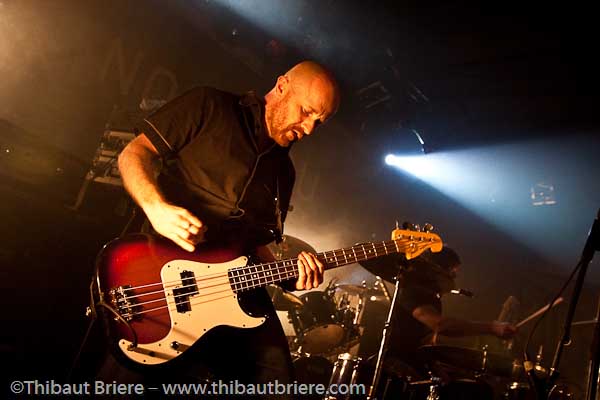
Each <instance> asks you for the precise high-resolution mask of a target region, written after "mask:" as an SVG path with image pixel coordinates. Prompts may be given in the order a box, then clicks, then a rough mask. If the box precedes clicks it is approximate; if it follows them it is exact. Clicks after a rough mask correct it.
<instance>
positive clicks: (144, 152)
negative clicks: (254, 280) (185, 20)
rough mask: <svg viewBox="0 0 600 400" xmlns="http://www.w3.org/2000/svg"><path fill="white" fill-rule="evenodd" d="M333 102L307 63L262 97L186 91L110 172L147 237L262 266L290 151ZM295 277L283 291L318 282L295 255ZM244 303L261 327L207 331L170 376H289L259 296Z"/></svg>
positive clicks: (281, 201)
mask: <svg viewBox="0 0 600 400" xmlns="http://www.w3.org/2000/svg"><path fill="white" fill-rule="evenodd" d="M338 105H339V89H338V85H337V83H336V81H335V79H334V78H333V76H332V75H331V73H330V72H329V71H327V70H326V69H325V68H323V67H322V66H321V65H319V64H317V63H315V62H311V61H304V62H301V63H299V64H297V65H296V66H294V67H293V68H291V69H290V70H289V71H287V72H286V73H285V74H284V75H282V76H279V77H278V78H277V81H276V83H275V86H274V87H273V88H272V89H271V90H270V91H269V92H268V93H267V94H266V95H265V96H264V97H259V96H257V95H256V94H254V93H253V92H250V93H246V94H243V95H236V94H232V93H227V92H224V91H221V90H218V89H214V88H208V87H198V88H194V89H192V90H190V91H188V92H186V93H185V94H183V95H182V96H180V97H178V98H176V99H174V100H172V101H171V102H169V103H167V104H166V105H164V106H163V107H161V108H160V109H159V110H158V111H156V112H155V113H153V114H152V115H150V116H149V117H147V118H146V119H145V120H144V124H143V125H142V126H141V127H140V128H139V131H140V132H142V133H140V134H139V135H138V136H137V137H136V138H135V139H134V140H133V141H132V142H131V143H130V144H129V145H128V146H127V147H126V148H125V149H124V150H123V152H122V153H121V155H120V156H119V160H118V161H119V170H120V172H121V176H122V178H123V182H124V184H125V187H126V189H127V190H128V192H129V193H130V194H131V196H132V197H133V199H134V200H135V201H136V203H137V204H138V205H139V207H140V208H141V209H142V210H143V211H144V213H145V215H146V217H147V222H148V224H147V228H148V230H149V231H150V232H152V233H154V234H157V235H162V236H164V237H166V238H168V239H170V240H172V241H173V242H174V243H176V244H177V245H178V246H180V247H181V248H182V249H184V250H186V251H190V252H191V251H194V249H195V246H196V245H197V244H198V243H201V242H205V241H208V242H214V243H220V244H236V245H239V244H243V246H244V249H245V251H246V252H248V253H250V254H254V255H256V256H257V257H258V258H259V259H261V260H262V261H266V260H268V259H269V258H271V259H272V255H271V254H270V253H269V252H268V250H267V248H266V245H267V244H268V243H270V242H272V241H273V240H276V239H277V238H278V237H280V236H281V234H282V231H283V221H284V220H285V217H286V214H287V211H288V208H289V202H290V197H291V193H292V187H293V184H294V179H295V171H294V168H293V165H292V162H291V160H290V158H289V155H288V152H289V149H290V147H291V145H292V143H295V142H297V141H300V140H302V139H303V138H304V137H305V136H308V135H311V134H312V133H313V132H314V131H315V129H316V128H317V127H318V126H319V125H320V124H322V123H324V122H326V121H327V120H328V119H329V118H330V117H331V116H332V115H333V114H334V113H335V112H336V110H337V108H338ZM159 165H162V169H160V171H159V169H158V166H159ZM298 273H299V278H298V279H297V280H296V281H295V282H291V285H290V286H291V287H295V289H298V290H303V289H312V288H315V287H317V286H318V285H319V284H320V283H321V282H322V281H323V264H322V263H321V262H320V261H319V260H318V259H317V258H316V256H315V255H314V254H311V253H308V252H301V253H300V254H298ZM249 297H250V301H247V303H249V304H247V307H249V308H254V310H252V311H253V314H254V315H256V313H258V314H265V315H267V316H268V318H267V322H265V323H264V324H263V325H261V326H260V327H258V328H253V329H238V330H234V329H233V328H228V327H220V328H217V329H213V330H212V331H209V332H208V333H207V334H206V335H204V336H203V337H202V339H201V340H200V341H199V342H198V344H197V346H194V347H195V348H193V350H195V351H194V353H195V354H194V357H192V358H193V360H194V362H192V363H183V366H181V367H179V366H178V367H177V368H176V372H175V375H176V376H178V377H179V378H181V377H186V379H187V378H192V377H197V376H200V370H202V371H203V372H204V371H205V369H204V367H206V370H207V371H208V372H209V374H210V375H211V376H212V377H213V378H216V379H222V380H225V381H228V380H238V381H240V382H242V381H245V382H269V381H274V380H278V381H279V382H282V383H283V382H288V381H290V379H292V375H291V360H290V355H289V350H288V347H287V342H286V340H285V336H284V334H283V331H282V328H281V326H280V324H279V320H278V318H277V316H276V314H275V312H274V310H273V306H272V304H270V300H269V298H268V296H267V295H266V291H264V290H262V289H261V290H256V293H252V295H251V296H249ZM181 358H183V357H181ZM119 361H121V362H123V361H126V360H119ZM176 361H177V360H176ZM196 361H199V362H196ZM198 366H201V367H202V368H200V369H199V368H196V367H198ZM111 368H112V369H114V367H107V368H104V370H105V372H106V370H107V369H111ZM171 368H173V367H171ZM171 371H173V370H172V369H171ZM113 376H114V374H113ZM157 376H160V379H162V380H165V376H170V377H173V376H174V375H173V373H171V372H169V373H168V374H167V375H164V373H163V374H162V375H161V374H159V375H157ZM121 379H124V377H121ZM127 380H131V379H127Z"/></svg>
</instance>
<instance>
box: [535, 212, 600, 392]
mask: <svg viewBox="0 0 600 400" xmlns="http://www.w3.org/2000/svg"><path fill="white" fill-rule="evenodd" d="M598 250H600V209H599V210H598V214H597V216H596V219H595V220H594V223H593V225H592V228H591V230H590V232H589V235H588V239H587V241H586V243H585V246H584V248H583V252H582V254H581V259H580V261H579V267H580V268H579V272H578V274H577V280H576V281H575V287H574V288H573V295H572V297H571V301H570V302H569V310H568V312H567V316H566V318H565V325H564V327H563V336H562V338H561V340H560V341H559V342H558V345H557V347H556V352H555V353H554V360H553V361H552V366H551V367H550V373H549V376H548V378H547V379H546V380H545V381H543V382H537V384H538V397H539V398H540V399H544V400H545V399H546V398H547V396H548V394H549V393H550V391H551V390H552V389H553V387H554V385H555V383H556V381H557V379H558V375H559V372H558V364H559V362H560V358H561V355H562V351H563V348H564V346H565V345H566V344H567V343H569V342H570V341H571V324H572V323H573V317H574V315H575V309H576V307H577V302H578V301H579V297H580V295H581V291H582V288H583V282H584V279H585V274H586V272H587V268H588V265H589V264H590V262H591V261H592V258H594V253H595V252H596V251H598ZM597 330H598V326H597V325H596V331H597ZM595 334H597V332H596V333H595ZM595 347H596V349H598V346H597V345H596V346H595ZM599 357H600V354H598V352H597V351H596V352H595V353H592V354H591V355H590V369H589V371H588V387H587V397H586V399H587V400H598V375H599V370H598V365H599V364H598V360H599ZM526 370H527V371H528V372H529V374H530V376H532V379H533V380H534V382H535V381H536V380H535V378H534V377H533V374H532V372H531V371H532V368H528V367H527V366H526Z"/></svg>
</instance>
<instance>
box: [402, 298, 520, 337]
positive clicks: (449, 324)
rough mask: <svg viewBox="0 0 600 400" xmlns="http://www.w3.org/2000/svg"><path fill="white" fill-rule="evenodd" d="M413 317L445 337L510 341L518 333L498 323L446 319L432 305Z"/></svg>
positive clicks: (512, 327)
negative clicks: (495, 338) (470, 337)
mask: <svg viewBox="0 0 600 400" xmlns="http://www.w3.org/2000/svg"><path fill="white" fill-rule="evenodd" d="M412 316H413V318H415V319H416V320H418V321H419V322H421V323H423V324H425V325H426V326H427V327H428V328H429V329H431V330H432V331H433V332H435V333H437V334H439V335H443V336H455V337H456V336H474V335H493V336H497V337H499V338H502V339H509V338H511V337H513V336H514V335H515V333H516V328H515V327H514V326H513V325H511V324H507V323H503V322H498V321H491V322H475V321H468V320H465V319H459V318H450V317H445V316H443V315H442V314H441V313H440V312H439V311H438V310H436V309H435V308H434V307H433V306H430V305H423V306H419V307H417V308H415V309H414V310H413V312H412Z"/></svg>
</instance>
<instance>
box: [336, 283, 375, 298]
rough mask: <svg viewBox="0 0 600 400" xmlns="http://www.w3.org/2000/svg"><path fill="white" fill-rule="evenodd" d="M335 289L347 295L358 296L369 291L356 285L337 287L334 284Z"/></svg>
mask: <svg viewBox="0 0 600 400" xmlns="http://www.w3.org/2000/svg"><path fill="white" fill-rule="evenodd" d="M335 288H336V289H340V290H343V291H344V292H346V293H348V294H358V295H362V294H363V293H365V292H366V291H367V290H369V288H366V287H363V286H358V285H338V284H336V285H335Z"/></svg>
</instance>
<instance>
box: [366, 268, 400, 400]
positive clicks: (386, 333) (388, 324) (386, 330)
mask: <svg viewBox="0 0 600 400" xmlns="http://www.w3.org/2000/svg"><path fill="white" fill-rule="evenodd" d="M398 268H399V271H398V276H396V285H395V289H394V296H393V298H392V301H391V303H390V310H389V312H388V316H387V320H386V321H385V324H384V326H383V335H382V338H381V344H380V346H379V353H378V354H377V363H376V364H375V373H374V374H373V381H372V382H371V387H370V388H369V393H368V395H367V400H373V399H375V396H376V391H377V386H378V385H379V379H380V378H381V371H382V370H383V360H384V358H385V355H386V353H387V350H388V346H389V339H390V337H391V333H392V321H393V317H394V312H395V310H396V307H398V305H397V304H396V299H397V298H398V296H399V294H400V292H401V291H402V289H401V288H400V281H401V277H400V275H401V273H402V272H401V268H402V266H401V265H399V266H398Z"/></svg>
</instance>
